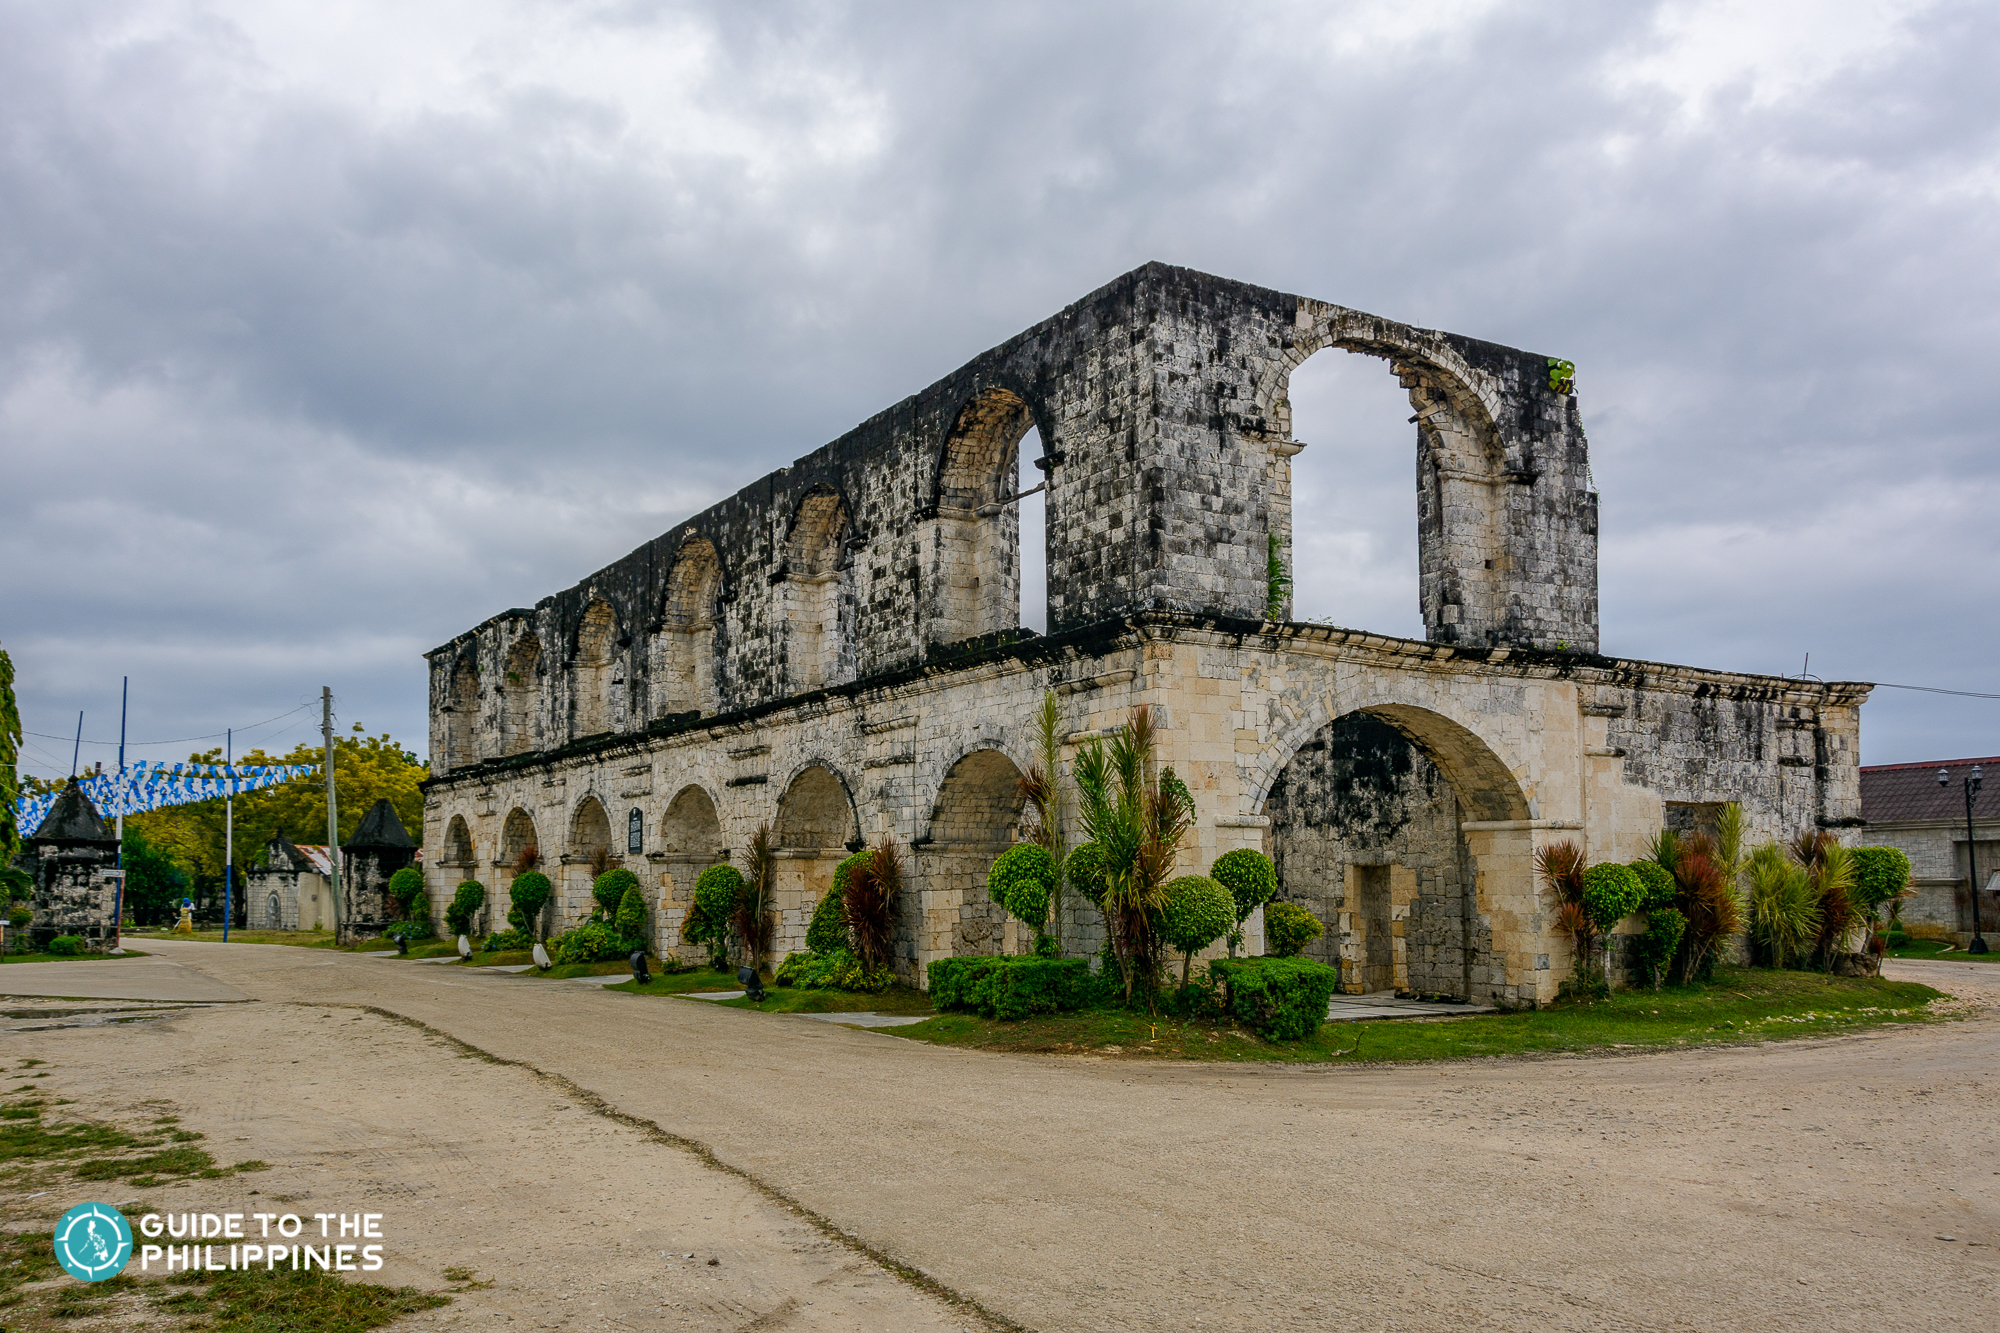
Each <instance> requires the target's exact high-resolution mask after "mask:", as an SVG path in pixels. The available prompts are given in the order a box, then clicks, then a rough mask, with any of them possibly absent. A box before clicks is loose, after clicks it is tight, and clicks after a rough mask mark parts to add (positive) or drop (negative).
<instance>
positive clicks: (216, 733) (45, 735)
mask: <svg viewBox="0 0 2000 1333" xmlns="http://www.w3.org/2000/svg"><path fill="white" fill-rule="evenodd" d="M311 707H312V705H311V704H309V703H304V704H300V705H299V706H298V707H297V708H293V709H289V710H287V711H286V712H283V713H280V714H278V715H277V716H276V717H267V718H265V719H264V720H263V721H262V722H252V723H251V724H250V725H249V726H247V727H233V728H228V729H226V730H224V731H211V732H209V733H208V734H207V735H206V736H182V737H179V738H177V739H175V740H170V741H126V742H125V744H126V746H127V747H131V746H151V745H186V744H187V743H188V742H189V741H212V740H214V739H215V738H216V737H218V736H225V735H227V734H228V733H229V731H232V730H233V731H255V730H256V729H257V728H259V727H268V726H269V725H271V723H273V722H282V721H284V720H285V719H286V718H288V717H290V716H291V715H292V714H293V713H303V712H304V711H305V710H306V709H308V708H311ZM21 734H22V735H23V736H40V737H41V738H42V739H43V740H45V741H68V740H74V739H75V737H73V736H51V735H50V734H49V733H48V732H46V731H29V730H27V729H26V728H25V727H24V728H22V730H21ZM83 743H84V744H85V745H116V744H118V742H117V741H93V740H85V741H84V742H83Z"/></svg>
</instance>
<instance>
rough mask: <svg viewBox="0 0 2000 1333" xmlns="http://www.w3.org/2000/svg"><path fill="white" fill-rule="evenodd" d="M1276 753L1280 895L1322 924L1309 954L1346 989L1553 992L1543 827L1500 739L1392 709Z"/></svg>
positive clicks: (1328, 726)
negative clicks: (1538, 863)
mask: <svg viewBox="0 0 2000 1333" xmlns="http://www.w3.org/2000/svg"><path fill="white" fill-rule="evenodd" d="M1274 751H1277V752H1274V753H1273V754H1272V755H1271V756H1270V759H1271V760H1272V762H1273V763H1274V765H1275V766H1274V768H1273V769H1272V771H1271V775H1270V778H1269V780H1268V782H1267V783H1266V785H1265V792H1264V797H1263V814H1264V815H1265V816H1266V817H1267V818H1268V819H1269V821H1270V833H1269V838H1270V847H1269V851H1270V853H1271V857H1272V860H1273V861H1274V862H1275V863H1276V864H1277V867H1278V876H1279V886H1280V887H1279V896H1280V897H1281V898H1283V899H1285V900H1287V901H1291V902H1294V903H1297V904H1298V905H1299V906H1301V907H1304V908H1305V909H1306V910H1308V911H1310V912H1312V913H1313V914H1314V916H1316V917H1318V918H1319V920H1320V923H1321V925H1322V926H1323V928H1324V929H1325V934H1324V935H1322V936H1321V938H1320V939H1319V940H1318V941H1316V942H1315V943H1314V944H1313V945H1312V946H1310V948H1309V950H1308V956H1310V957H1315V958H1317V959H1319V960H1320V961H1323V962H1327V963H1335V964H1338V965H1339V967H1340V969H1341V984H1342V988H1343V989H1345V990H1347V991H1348V992H1349V993H1354V994H1360V993H1366V992H1373V991H1404V992H1412V993H1417V994H1445V995H1455V996H1460V997H1463V998H1473V999H1490V998H1502V999H1509V1000H1512V999H1516V998H1521V997H1522V992H1521V990H1520V989H1518V988H1520V987H1526V988H1527V995H1528V997H1530V998H1532V997H1534V996H1536V995H1538V993H1539V978H1538V977H1537V976H1536V975H1535V973H1537V972H1538V971H1539V972H1542V973H1546V972H1547V971H1548V969H1549V966H1550V962H1551V960H1550V959H1549V957H1548V955H1547V952H1546V948H1545V946H1543V945H1541V940H1542V938H1543V929H1542V921H1541V913H1540V904H1539V899H1538V895H1537V892H1536V885H1535V882H1534V878H1533V865H1532V861H1533V837H1534V821H1533V819H1532V818H1530V811H1529V804H1528V799H1527V796H1526V794H1525V793H1524V792H1523V791H1522V789H1521V785H1520V783H1519V782H1518V781H1516V780H1515V778H1514V776H1513V774H1512V772H1511V771H1510V770H1509V768H1508V766H1507V764H1506V762H1505V761H1504V760H1502V759H1501V757H1500V756H1499V755H1498V754H1497V753H1495V752H1494V750H1493V748H1492V747H1491V746H1489V745H1487V744H1486V742H1485V741H1484V740H1482V739H1481V738H1480V737H1479V736H1478V735H1477V734H1476V733H1474V732H1473V731H1471V730H1470V729H1469V728H1467V727H1466V726H1464V725H1463V724H1462V723H1460V722H1457V721H1455V720H1453V719H1451V718H1448V717H1445V716H1443V715H1442V714H1440V713H1437V712H1434V711H1432V710H1430V709H1426V708H1421V707H1417V706H1414V705H1411V704H1406V703H1377V704H1372V705H1370V706H1367V707H1365V708H1359V709H1353V710H1350V711H1347V712H1344V713H1341V714H1339V715H1337V716H1333V717H1329V718H1327V719H1326V720H1325V721H1323V722H1321V723H1320V725H1318V726H1317V727H1316V728H1314V729H1312V730H1311V731H1310V732H1309V733H1307V734H1306V735H1305V736H1303V737H1302V738H1299V739H1297V740H1296V741H1295V743H1294V744H1292V745H1290V746H1288V747H1284V748H1283V749H1282V750H1279V748H1278V747H1274ZM1531 937H1532V938H1531Z"/></svg>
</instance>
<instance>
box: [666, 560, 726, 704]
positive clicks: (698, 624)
mask: <svg viewBox="0 0 2000 1333" xmlns="http://www.w3.org/2000/svg"><path fill="white" fill-rule="evenodd" d="M721 589H722V565H721V562H720V561H719V560H718V559H717V558H716V554H715V547H714V546H713V545H712V544H711V543H710V542H709V540H708V539H707V538H706V537H693V538H690V539H689V540H687V541H685V542H683V543H682V544H681V549H680V550H679V551H678V552H677V553H676V554H675V555H674V567H673V571H672V572H671V573H670V574H669V575H668V577H667V600H666V606H665V607H664V608H663V609H662V612H661V616H660V637H659V640H658V642H657V643H656V644H655V645H654V654H655V656H654V662H653V698H654V700H655V703H654V707H653V715H654V716H655V717H668V716H671V715H672V714H675V713H712V712H714V711H715V710H716V708H717V706H718V705H717V703H716V694H715V629H716V619H717V615H716V608H717V604H718V603H717V597H718V595H719V594H720V592H721Z"/></svg>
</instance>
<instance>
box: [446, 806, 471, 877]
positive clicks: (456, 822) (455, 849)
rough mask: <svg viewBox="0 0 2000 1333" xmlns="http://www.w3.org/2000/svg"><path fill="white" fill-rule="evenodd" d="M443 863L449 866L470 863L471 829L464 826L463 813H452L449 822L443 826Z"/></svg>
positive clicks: (467, 864)
mask: <svg viewBox="0 0 2000 1333" xmlns="http://www.w3.org/2000/svg"><path fill="white" fill-rule="evenodd" d="M444 863H445V864H446V865H451V866H469V865H471V864H472V831H471V830H470V829H468V828H467V827H466V826H465V816H464V815H453V816H452V817H451V823H449V824H447V825H446V826H445V830H444Z"/></svg>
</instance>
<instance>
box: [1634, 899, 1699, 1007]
mask: <svg viewBox="0 0 2000 1333" xmlns="http://www.w3.org/2000/svg"><path fill="white" fill-rule="evenodd" d="M1687 924H1688V919H1687V917H1686V916H1685V915H1683V914H1682V912H1681V910H1680V909H1679V908H1677V907H1655V908H1653V909H1652V910H1650V911H1649V912H1647V913H1646V933H1645V934H1644V935H1641V936H1640V937H1639V962H1640V964H1641V965H1642V966H1644V967H1645V969H1646V972H1647V974H1648V975H1650V976H1651V977H1652V980H1653V989H1654V990H1658V989H1659V988H1660V982H1661V981H1662V980H1663V979H1664V978H1665V977H1666V975H1667V968H1668V967H1669V966H1670V965H1671V964H1672V963H1673V961H1674V951H1675V950H1676V949H1678V948H1680V947H1681V936H1682V935H1684V934H1685V933H1687Z"/></svg>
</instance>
